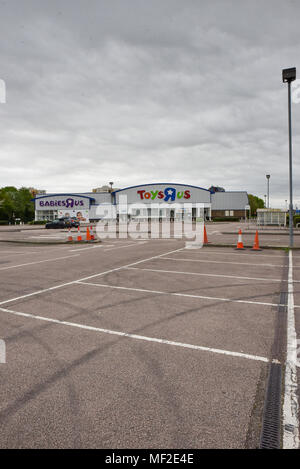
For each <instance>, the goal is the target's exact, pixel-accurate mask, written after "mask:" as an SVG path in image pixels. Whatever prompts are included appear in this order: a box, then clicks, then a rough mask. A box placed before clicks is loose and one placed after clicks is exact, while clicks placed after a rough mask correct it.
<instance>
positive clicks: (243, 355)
mask: <svg viewBox="0 0 300 469" xmlns="http://www.w3.org/2000/svg"><path fill="white" fill-rule="evenodd" d="M0 311H2V312H4V313H7V314H12V315H15V316H21V317H25V318H30V319H36V320H40V321H46V322H51V323H54V324H59V325H63V326H71V327H77V328H79V329H85V330H88V331H94V332H101V333H104V334H111V335H117V336H121V337H126V338H130V339H135V340H143V341H146V342H154V343H158V344H165V345H170V346H175V347H182V348H187V349H192V350H199V351H202V352H211V353H216V354H221V355H227V356H231V357H237V358H246V359H248V360H255V361H261V362H265V363H269V362H270V360H269V359H268V358H266V357H261V356H259V355H250V354H247V353H243V352H232V351H229V350H222V349H217V348H211V347H204V346H201V345H193V344H185V343H182V342H174V341H172V340H166V339H159V338H157V337H147V336H142V335H137V334H130V333H129V332H121V331H114V330H110V329H102V328H101V327H94V326H88V325H85V324H79V323H74V322H69V321H61V320H59V319H53V318H47V317H45V316H37V315H34V314H29V313H22V312H19V311H13V310H10V309H5V308H0ZM272 362H273V363H279V362H278V360H276V359H275V360H272Z"/></svg>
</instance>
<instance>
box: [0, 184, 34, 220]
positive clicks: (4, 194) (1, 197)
mask: <svg viewBox="0 0 300 469" xmlns="http://www.w3.org/2000/svg"><path fill="white" fill-rule="evenodd" d="M31 199H32V194H31V192H30V190H29V189H27V188H26V187H21V189H16V188H15V187H13V186H8V187H3V188H2V189H0V220H4V221H7V222H13V221H14V219H15V218H20V219H21V221H23V222H25V223H26V222H28V221H30V220H33V218H34V204H33V203H32V202H31Z"/></svg>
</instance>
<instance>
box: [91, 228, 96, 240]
mask: <svg viewBox="0 0 300 469" xmlns="http://www.w3.org/2000/svg"><path fill="white" fill-rule="evenodd" d="M90 232H91V240H92V241H94V240H95V235H94V232H93V227H92V225H91V227H90Z"/></svg>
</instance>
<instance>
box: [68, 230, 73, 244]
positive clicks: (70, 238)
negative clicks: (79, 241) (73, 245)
mask: <svg viewBox="0 0 300 469" xmlns="http://www.w3.org/2000/svg"><path fill="white" fill-rule="evenodd" d="M68 241H73V236H72V234H71V228H69V231H68Z"/></svg>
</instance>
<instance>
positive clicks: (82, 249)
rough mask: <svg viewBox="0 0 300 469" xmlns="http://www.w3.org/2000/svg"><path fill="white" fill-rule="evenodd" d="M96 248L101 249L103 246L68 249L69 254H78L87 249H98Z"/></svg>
mask: <svg viewBox="0 0 300 469" xmlns="http://www.w3.org/2000/svg"><path fill="white" fill-rule="evenodd" d="M98 248H103V244H101V245H100V246H89V247H88V248H75V249H69V251H70V252H79V251H86V250H87V249H98Z"/></svg>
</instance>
